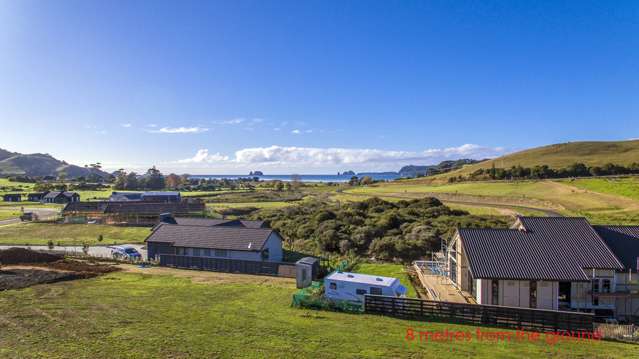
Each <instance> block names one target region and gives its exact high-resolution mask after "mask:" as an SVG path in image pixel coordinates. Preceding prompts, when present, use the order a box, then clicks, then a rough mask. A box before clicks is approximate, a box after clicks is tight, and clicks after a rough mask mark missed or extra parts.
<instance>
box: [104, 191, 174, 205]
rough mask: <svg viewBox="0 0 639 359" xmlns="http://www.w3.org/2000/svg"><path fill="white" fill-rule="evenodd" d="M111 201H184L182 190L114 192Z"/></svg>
mask: <svg viewBox="0 0 639 359" xmlns="http://www.w3.org/2000/svg"><path fill="white" fill-rule="evenodd" d="M109 201H111V202H128V201H145V202H163V203H177V202H180V201H182V196H181V195H180V192H173V191H152V192H112V193H111V196H110V197H109Z"/></svg>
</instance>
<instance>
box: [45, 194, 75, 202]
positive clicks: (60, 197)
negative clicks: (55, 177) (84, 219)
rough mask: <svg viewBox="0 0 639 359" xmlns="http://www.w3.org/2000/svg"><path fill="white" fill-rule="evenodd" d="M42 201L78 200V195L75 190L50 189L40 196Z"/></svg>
mask: <svg viewBox="0 0 639 359" xmlns="http://www.w3.org/2000/svg"><path fill="white" fill-rule="evenodd" d="M42 202H43V203H72V202H80V195H79V194H78V193H77V192H68V191H51V192H48V193H47V194H46V195H44V196H43V197H42Z"/></svg>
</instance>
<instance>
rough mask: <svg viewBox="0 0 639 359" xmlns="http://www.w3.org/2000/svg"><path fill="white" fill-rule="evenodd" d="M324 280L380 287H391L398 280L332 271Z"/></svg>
mask: <svg viewBox="0 0 639 359" xmlns="http://www.w3.org/2000/svg"><path fill="white" fill-rule="evenodd" d="M324 280H335V281H340V282H349V283H361V284H368V285H378V286H381V287H391V286H393V285H394V284H395V283H396V282H398V281H399V280H398V279H397V278H393V277H382V276H378V275H370V274H362V273H351V272H333V273H331V274H329V275H328V276H326V278H324Z"/></svg>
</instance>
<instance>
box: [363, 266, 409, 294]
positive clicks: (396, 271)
mask: <svg viewBox="0 0 639 359" xmlns="http://www.w3.org/2000/svg"><path fill="white" fill-rule="evenodd" d="M353 272H356V273H362V274H373V275H381V276H383V277H393V278H398V279H399V281H400V282H401V283H402V285H404V287H406V289H408V291H407V293H406V296H407V297H413V298H415V297H417V294H416V293H415V288H414V287H413V285H412V284H411V282H410V279H408V273H406V269H405V267H404V266H403V265H401V264H389V263H383V264H381V263H361V264H358V265H357V267H355V269H354V270H353Z"/></svg>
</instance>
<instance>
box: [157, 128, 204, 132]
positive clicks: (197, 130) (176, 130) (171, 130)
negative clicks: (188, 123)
mask: <svg viewBox="0 0 639 359" xmlns="http://www.w3.org/2000/svg"><path fill="white" fill-rule="evenodd" d="M208 130H209V129H208V128H202V127H162V128H160V129H159V130H157V131H151V132H153V133H202V132H206V131H208Z"/></svg>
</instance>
